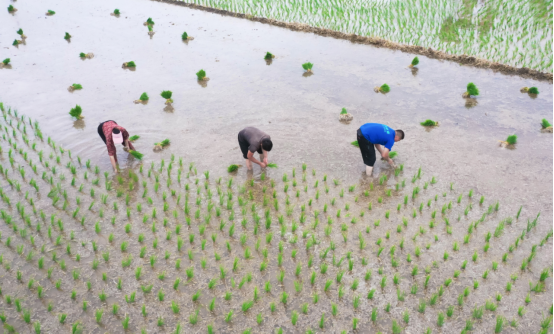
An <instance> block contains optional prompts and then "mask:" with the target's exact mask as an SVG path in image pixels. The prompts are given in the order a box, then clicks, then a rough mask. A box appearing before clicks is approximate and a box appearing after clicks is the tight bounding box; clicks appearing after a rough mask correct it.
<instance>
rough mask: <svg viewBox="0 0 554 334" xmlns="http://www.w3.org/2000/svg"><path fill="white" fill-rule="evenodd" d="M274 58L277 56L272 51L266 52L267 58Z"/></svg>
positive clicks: (265, 57)
mask: <svg viewBox="0 0 554 334" xmlns="http://www.w3.org/2000/svg"><path fill="white" fill-rule="evenodd" d="M273 58H275V56H274V55H273V54H272V53H271V52H266V54H265V56H264V59H265V60H272V59H273ZM302 67H303V66H302Z"/></svg>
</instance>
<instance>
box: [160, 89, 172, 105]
mask: <svg viewBox="0 0 554 334" xmlns="http://www.w3.org/2000/svg"><path fill="white" fill-rule="evenodd" d="M160 95H161V96H162V97H163V98H164V99H165V104H167V105H170V104H171V103H173V100H172V99H171V97H172V96H173V92H172V91H170V90H164V91H162V92H161V93H160Z"/></svg>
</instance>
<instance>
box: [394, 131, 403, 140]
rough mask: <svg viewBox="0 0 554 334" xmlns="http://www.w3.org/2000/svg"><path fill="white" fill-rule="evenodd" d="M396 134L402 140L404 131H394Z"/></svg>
mask: <svg viewBox="0 0 554 334" xmlns="http://www.w3.org/2000/svg"><path fill="white" fill-rule="evenodd" d="M395 131H396V134H397V135H399V136H400V140H402V139H404V131H402V130H395Z"/></svg>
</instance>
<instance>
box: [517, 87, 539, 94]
mask: <svg viewBox="0 0 554 334" xmlns="http://www.w3.org/2000/svg"><path fill="white" fill-rule="evenodd" d="M519 91H520V92H522V93H529V94H535V95H537V94H539V89H538V88H537V87H523V88H522V89H520V90H519Z"/></svg>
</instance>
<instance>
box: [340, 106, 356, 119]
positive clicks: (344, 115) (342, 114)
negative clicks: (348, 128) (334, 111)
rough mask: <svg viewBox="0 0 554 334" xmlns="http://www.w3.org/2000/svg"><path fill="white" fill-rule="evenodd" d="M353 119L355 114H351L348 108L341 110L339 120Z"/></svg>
mask: <svg viewBox="0 0 554 334" xmlns="http://www.w3.org/2000/svg"><path fill="white" fill-rule="evenodd" d="M353 119H354V116H352V115H351V114H349V113H348V111H346V108H342V110H341V111H340V114H339V121H341V122H350V121H351V120H353Z"/></svg>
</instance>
